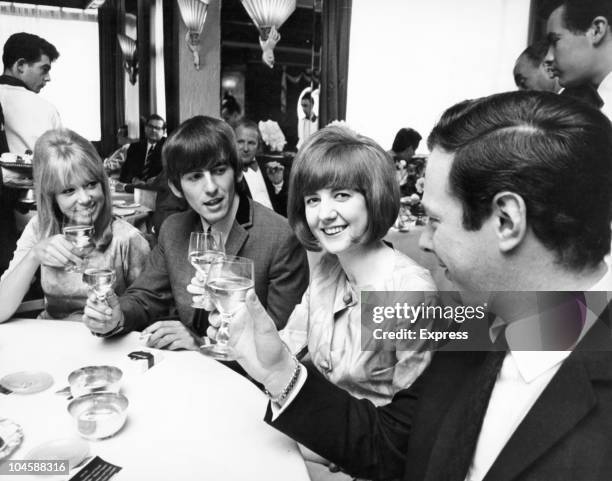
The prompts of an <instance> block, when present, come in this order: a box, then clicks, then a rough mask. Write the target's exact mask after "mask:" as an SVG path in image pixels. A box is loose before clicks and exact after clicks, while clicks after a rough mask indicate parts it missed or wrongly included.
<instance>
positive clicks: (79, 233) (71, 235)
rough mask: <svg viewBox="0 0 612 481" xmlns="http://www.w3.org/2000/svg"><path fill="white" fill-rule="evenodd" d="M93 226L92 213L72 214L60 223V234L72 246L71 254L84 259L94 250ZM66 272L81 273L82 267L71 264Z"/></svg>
mask: <svg viewBox="0 0 612 481" xmlns="http://www.w3.org/2000/svg"><path fill="white" fill-rule="evenodd" d="M94 233H95V229H94V224H93V218H92V213H87V214H84V213H82V212H76V211H74V212H72V213H71V215H69V216H66V215H65V216H64V219H63V222H62V234H64V236H65V237H66V239H68V240H69V241H70V242H71V243H72V245H73V246H74V248H73V252H74V253H75V254H76V255H78V256H79V257H81V258H83V259H84V258H86V257H87V256H88V255H89V254H90V253H91V252H92V251H93V250H94V249H95V243H94ZM65 269H66V271H67V272H83V267H80V268H79V267H78V266H76V265H75V264H73V263H70V264H68V265H67V266H66V268H65Z"/></svg>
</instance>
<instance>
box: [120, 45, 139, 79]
mask: <svg viewBox="0 0 612 481" xmlns="http://www.w3.org/2000/svg"><path fill="white" fill-rule="evenodd" d="M117 40H118V41H119V47H120V48H121V53H122V54H123V68H124V69H125V71H126V72H127V74H128V76H129V79H130V83H131V84H132V85H134V84H135V83H136V76H137V75H138V51H137V50H136V41H135V40H134V39H132V38H130V37H128V36H127V35H123V34H122V33H118V34H117Z"/></svg>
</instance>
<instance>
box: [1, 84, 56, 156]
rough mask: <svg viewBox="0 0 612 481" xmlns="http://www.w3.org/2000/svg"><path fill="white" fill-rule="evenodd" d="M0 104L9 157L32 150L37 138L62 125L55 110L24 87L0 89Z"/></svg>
mask: <svg viewBox="0 0 612 481" xmlns="http://www.w3.org/2000/svg"><path fill="white" fill-rule="evenodd" d="M0 104H2V111H3V112H4V121H5V125H4V127H5V131H6V140H7V142H8V146H9V150H10V151H11V152H12V153H15V154H23V153H24V152H25V151H26V150H28V149H30V150H34V144H35V143H36V140H37V139H38V137H40V136H41V135H42V134H43V133H44V132H46V131H47V130H49V129H57V128H59V127H61V125H62V123H61V121H60V116H59V113H58V112H57V109H56V108H55V107H54V106H53V105H51V103H49V102H48V101H47V100H45V99H43V98H42V97H41V96H40V95H38V94H35V93H34V92H32V91H30V90H28V89H26V88H25V87H18V86H14V85H0Z"/></svg>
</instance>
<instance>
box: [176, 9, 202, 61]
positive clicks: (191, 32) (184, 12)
mask: <svg viewBox="0 0 612 481" xmlns="http://www.w3.org/2000/svg"><path fill="white" fill-rule="evenodd" d="M177 1H178V6H179V10H180V11H181V17H183V22H184V23H185V26H186V27H187V35H185V41H186V42H187V46H188V47H189V50H191V53H192V54H193V65H194V66H195V68H196V70H200V35H201V33H202V30H203V29H204V22H205V21H206V13H207V11H208V0H177Z"/></svg>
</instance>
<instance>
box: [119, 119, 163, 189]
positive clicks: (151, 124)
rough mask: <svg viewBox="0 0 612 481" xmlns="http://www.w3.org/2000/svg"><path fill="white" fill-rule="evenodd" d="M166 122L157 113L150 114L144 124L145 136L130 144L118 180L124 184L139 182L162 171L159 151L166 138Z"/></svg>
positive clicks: (145, 180)
mask: <svg viewBox="0 0 612 481" xmlns="http://www.w3.org/2000/svg"><path fill="white" fill-rule="evenodd" d="M165 133H166V122H165V121H164V119H163V118H161V117H160V116H159V115H157V114H153V115H150V116H149V117H148V118H147V123H146V124H145V138H144V139H141V140H140V141H138V142H136V143H134V144H132V145H130V147H129V148H128V151H127V155H126V159H125V162H124V164H123V165H122V166H121V173H120V174H119V181H120V182H123V183H125V184H141V183H146V182H147V181H148V180H150V179H153V178H154V177H156V176H157V175H159V174H160V173H161V171H162V160H161V152H162V147H163V146H164V141H165V140H166V139H165V137H164V135H165Z"/></svg>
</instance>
